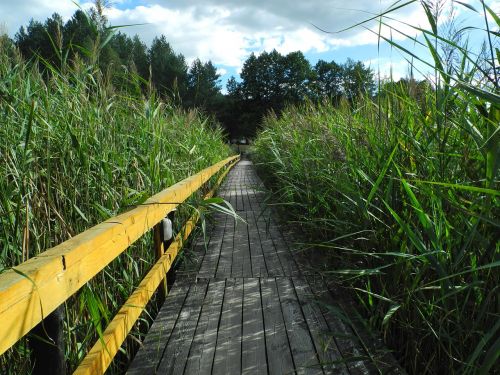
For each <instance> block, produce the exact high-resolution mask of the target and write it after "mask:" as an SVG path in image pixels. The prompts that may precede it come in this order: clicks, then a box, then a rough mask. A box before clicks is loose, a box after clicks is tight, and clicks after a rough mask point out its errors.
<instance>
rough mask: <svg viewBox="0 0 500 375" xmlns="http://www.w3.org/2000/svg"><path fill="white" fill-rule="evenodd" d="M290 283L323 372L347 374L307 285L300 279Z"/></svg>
mask: <svg viewBox="0 0 500 375" xmlns="http://www.w3.org/2000/svg"><path fill="white" fill-rule="evenodd" d="M292 281H293V284H294V287H295V292H296V293H297V297H298V300H299V303H300V306H301V307H302V311H303V312H304V317H305V319H306V322H307V326H308V328H309V332H310V333H311V337H312V339H313V342H314V346H315V348H316V351H317V353H318V356H319V360H320V363H321V365H322V367H323V369H324V371H325V372H326V373H328V374H349V371H348V369H347V367H346V365H345V364H344V363H343V362H342V354H341V353H340V350H339V349H338V347H337V343H336V342H335V340H334V338H333V336H332V333H331V332H329V329H328V324H327V323H326V321H325V318H324V316H323V314H322V312H321V309H320V308H319V306H318V305H317V303H316V301H315V296H314V294H313V292H312V291H311V289H310V288H309V285H308V284H307V282H305V281H304V280H303V279H300V278H295V279H293V280H292Z"/></svg>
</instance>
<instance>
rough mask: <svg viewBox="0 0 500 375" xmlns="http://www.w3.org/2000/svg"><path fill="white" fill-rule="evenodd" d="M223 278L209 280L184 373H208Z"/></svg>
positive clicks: (213, 348) (222, 293)
mask: <svg viewBox="0 0 500 375" xmlns="http://www.w3.org/2000/svg"><path fill="white" fill-rule="evenodd" d="M225 284H226V282H225V280H218V281H211V282H210V283H209V285H208V292H207V296H206V297H205V301H204V302H203V307H202V310H201V315H200V319H199V321H198V326H197V327H196V332H195V334H194V340H193V344H192V345H191V351H190V353H189V357H188V360H187V364H186V369H185V370H184V373H185V374H186V375H194V374H200V375H203V374H210V373H211V370H212V364H213V361H214V355H215V345H216V342H217V329H218V326H219V319H220V315H221V312H222V311H221V310H222V301H223V299H224V289H225Z"/></svg>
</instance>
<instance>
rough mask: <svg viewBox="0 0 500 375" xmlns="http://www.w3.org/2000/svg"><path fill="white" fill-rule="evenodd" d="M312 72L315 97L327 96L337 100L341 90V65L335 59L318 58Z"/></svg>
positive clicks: (342, 72)
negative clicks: (313, 74) (328, 60)
mask: <svg viewBox="0 0 500 375" xmlns="http://www.w3.org/2000/svg"><path fill="white" fill-rule="evenodd" d="M314 72H315V79H314V82H313V84H312V91H313V92H314V96H315V99H319V98H322V97H328V98H330V99H332V100H334V101H336V102H337V101H338V100H339V99H340V97H341V96H342V92H343V75H344V70H343V68H342V66H341V65H339V64H337V63H336V62H335V61H331V62H327V61H324V60H319V61H318V62H317V63H316V65H315V66H314Z"/></svg>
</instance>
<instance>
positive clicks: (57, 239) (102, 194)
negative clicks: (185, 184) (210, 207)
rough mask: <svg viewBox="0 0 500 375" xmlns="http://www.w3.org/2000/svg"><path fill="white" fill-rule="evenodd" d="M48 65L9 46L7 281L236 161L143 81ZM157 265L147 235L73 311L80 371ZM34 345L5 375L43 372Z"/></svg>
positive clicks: (20, 349)
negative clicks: (10, 272)
mask: <svg viewBox="0 0 500 375" xmlns="http://www.w3.org/2000/svg"><path fill="white" fill-rule="evenodd" d="M42 66H43V67H44V71H43V72H41V71H40V64H38V62H36V61H32V62H25V61H23V60H22V58H21V57H20V56H19V54H18V52H17V51H16V50H15V48H14V47H13V46H12V45H11V44H10V43H9V41H8V40H7V39H5V38H4V39H2V40H1V41H0V124H1V125H0V139H1V140H2V141H1V142H0V159H1V160H2V163H0V272H2V271H3V270H5V269H8V268H9V267H12V266H14V265H17V264H19V263H21V262H23V261H25V260H27V259H28V258H30V257H33V256H35V255H37V254H40V253H41V252H43V251H44V250H46V249H48V248H50V247H52V246H54V245H56V244H59V243H61V242H62V241H64V240H66V239H68V238H70V237H72V236H74V235H76V234H78V233H80V232H82V231H84V230H85V229H87V228H89V227H91V226H93V225H95V224H97V223H99V222H101V221H104V220H105V219H107V218H109V217H111V216H114V215H115V214H117V213H119V212H122V211H124V210H127V209H129V208H130V207H131V206H133V205H136V204H138V203H141V202H142V201H144V200H145V199H146V198H147V197H148V196H150V195H152V194H153V193H156V192H158V191H160V190H162V189H164V188H166V187H168V186H170V185H172V184H173V183H175V182H177V181H179V180H181V179H183V178H186V177H188V176H190V175H192V174H194V173H195V172H198V171H199V170H201V169H203V168H205V167H207V166H209V165H212V164H214V163H215V162H218V161H220V160H222V159H223V158H225V157H227V156H228V155H229V154H230V150H229V148H228V147H227V146H226V145H225V144H224V137H223V133H222V130H221V129H220V128H219V126H218V125H217V124H214V123H213V122H212V121H211V120H210V119H209V118H207V117H205V116H204V115H202V114H200V113H199V112H197V111H196V110H191V111H187V112H186V111H183V110H181V109H178V108H177V107H175V106H174V105H171V104H169V103H168V102H164V101H161V100H159V99H158V98H157V97H156V96H155V94H154V91H153V90H152V89H149V90H148V92H149V93H150V94H148V95H143V94H141V89H140V88H139V87H138V86H139V85H141V84H144V82H141V80H140V79H139V78H138V77H137V76H134V75H133V74H132V73H127V72H123V75H122V77H121V78H122V80H125V79H126V80H127V81H128V82H130V85H127V86H126V87H128V89H126V90H125V89H124V90H117V89H116V88H115V87H114V86H113V84H112V80H113V79H115V78H116V74H121V73H119V72H113V74H114V75H113V76H112V75H111V74H109V72H102V71H101V70H100V69H99V68H98V67H97V65H96V64H92V63H88V62H84V61H83V60H80V59H78V58H77V59H76V60H75V61H73V62H69V61H64V62H63V67H62V68H61V69H55V68H53V67H52V66H50V65H48V64H45V65H43V64H42ZM184 210H187V209H184ZM181 211H182V210H181ZM181 216H182V215H181ZM153 260H154V254H153V251H152V238H151V236H150V235H146V236H144V238H143V239H141V240H140V241H138V242H137V243H136V244H134V245H133V246H132V247H131V248H130V249H129V250H128V251H127V252H125V253H124V254H123V255H122V256H120V257H119V258H117V259H116V260H115V261H114V262H113V263H112V264H111V265H110V266H108V267H107V268H106V269H105V270H104V271H103V272H102V273H100V274H99V275H98V276H96V278H94V280H93V281H92V282H90V283H88V284H87V285H86V286H85V287H83V288H82V290H81V291H80V292H79V293H77V294H76V295H75V296H74V297H73V298H71V299H70V300H69V301H67V302H66V321H65V332H66V335H67V337H66V344H67V348H66V358H67V363H68V371H71V370H74V368H75V367H76V365H77V364H78V363H79V361H80V360H81V359H82V358H83V356H84V355H85V353H86V352H87V350H88V349H89V347H90V346H91V345H93V343H94V342H95V341H96V339H97V335H98V333H99V332H102V330H103V329H104V327H105V324H106V322H108V321H109V320H110V318H111V317H112V316H113V314H114V313H115V312H116V311H117V310H118V308H119V307H120V305H121V304H122V303H123V302H124V301H125V299H126V298H127V297H128V296H129V295H130V293H131V291H132V290H133V287H134V286H135V285H137V284H138V282H139V281H140V279H141V278H142V276H143V275H144V274H145V271H147V270H148V269H149V267H150V265H151V263H152V261H153ZM146 318H147V317H146ZM141 321H142V325H144V324H147V322H145V320H144V319H142V320H141ZM4 328H5V327H4ZM29 341H30V337H29V336H28V337H27V338H25V339H22V340H21V341H20V342H19V343H18V344H17V345H16V346H15V347H13V348H12V349H11V350H10V351H8V352H7V353H6V354H4V355H2V356H1V357H0V373H2V374H27V373H30V372H31V368H32V363H31V362H30V356H29ZM129 354H130V353H125V354H124V355H123V357H124V360H125V361H126V357H127V356H128V355H129ZM117 369H119V364H117V365H115V371H117ZM112 371H113V370H112Z"/></svg>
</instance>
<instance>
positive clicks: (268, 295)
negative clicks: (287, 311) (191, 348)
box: [260, 278, 295, 375]
mask: <svg viewBox="0 0 500 375" xmlns="http://www.w3.org/2000/svg"><path fill="white" fill-rule="evenodd" d="M260 286H261V296H262V309H263V311H262V314H263V315H264V331H265V338H266V352H267V361H268V363H267V366H268V370H269V374H271V375H282V374H292V373H294V372H295V370H294V363H293V359H292V354H291V351H290V346H289V344H288V337H287V333H286V329H285V323H284V322H283V314H282V311H281V306H280V302H279V295H278V289H277V287H276V281H275V279H273V278H262V279H260Z"/></svg>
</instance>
